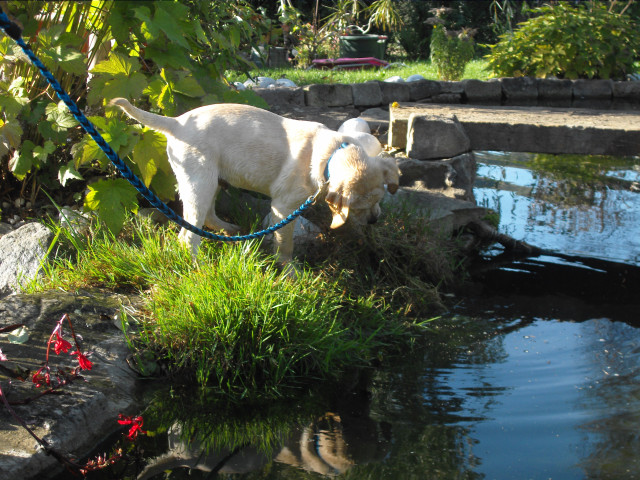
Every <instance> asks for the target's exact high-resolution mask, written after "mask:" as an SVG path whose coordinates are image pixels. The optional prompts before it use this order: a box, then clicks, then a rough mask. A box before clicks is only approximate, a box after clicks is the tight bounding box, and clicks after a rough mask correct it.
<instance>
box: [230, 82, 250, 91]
mask: <svg viewBox="0 0 640 480" xmlns="http://www.w3.org/2000/svg"><path fill="white" fill-rule="evenodd" d="M233 86H234V87H236V90H246V89H247V87H246V86H245V84H244V83H241V82H233Z"/></svg>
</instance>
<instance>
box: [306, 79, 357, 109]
mask: <svg viewBox="0 0 640 480" xmlns="http://www.w3.org/2000/svg"><path fill="white" fill-rule="evenodd" d="M303 88H304V98H305V102H306V105H307V106H308V107H345V106H348V105H353V92H352V89H351V85H346V84H342V83H333V84H317V85H307V86H306V87H303Z"/></svg>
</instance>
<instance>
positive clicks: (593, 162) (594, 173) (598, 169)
mask: <svg viewBox="0 0 640 480" xmlns="http://www.w3.org/2000/svg"><path fill="white" fill-rule="evenodd" d="M633 163H636V164H637V163H638V160H634V159H633V158H631V157H613V156H604V155H602V156H596V155H550V154H542V153H539V154H536V155H533V157H532V158H531V160H530V161H528V162H526V164H527V166H528V167H529V168H531V170H533V171H536V172H540V173H545V174H547V175H549V176H551V177H554V178H556V179H559V180H577V181H580V182H583V183H586V184H593V183H594V182H597V183H599V184H602V185H605V186H606V185H612V186H613V185H619V184H620V180H618V179H615V178H612V177H610V176H608V175H607V174H608V172H610V171H612V170H616V169H620V168H629V165H631V164H633Z"/></svg>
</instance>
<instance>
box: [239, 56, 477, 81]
mask: <svg viewBox="0 0 640 480" xmlns="http://www.w3.org/2000/svg"><path fill="white" fill-rule="evenodd" d="M486 66H487V62H486V61H485V60H473V61H471V62H470V63H469V64H467V67H466V69H465V72H464V77H463V78H464V79H467V78H475V79H478V80H487V79H488V78H489V72H488V71H487V70H486V68H485V67H486ZM250 73H251V75H252V76H253V77H257V76H264V77H271V78H275V79H278V78H283V77H284V78H288V79H290V80H292V81H294V82H295V83H296V84H297V85H299V86H302V85H311V84H317V83H361V82H366V81H368V80H386V79H387V78H390V77H393V76H396V75H399V76H401V77H402V78H405V79H406V78H407V77H409V76H410V75H414V74H420V75H422V76H423V77H425V78H426V79H428V80H439V78H438V75H437V73H436V68H435V66H433V65H431V62H404V63H392V64H391V66H390V67H389V68H385V69H378V68H375V69H373V68H371V69H362V70H317V69H311V70H303V69H297V68H262V69H257V70H253V71H252V72H250ZM227 79H228V80H229V81H231V82H236V81H238V82H244V81H245V80H246V79H247V76H246V75H245V74H238V73H237V72H227Z"/></svg>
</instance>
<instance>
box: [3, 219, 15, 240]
mask: <svg viewBox="0 0 640 480" xmlns="http://www.w3.org/2000/svg"><path fill="white" fill-rule="evenodd" d="M9 232H13V227H12V226H11V225H9V224H8V223H4V222H0V237H2V236H3V235H6V234H7V233H9Z"/></svg>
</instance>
